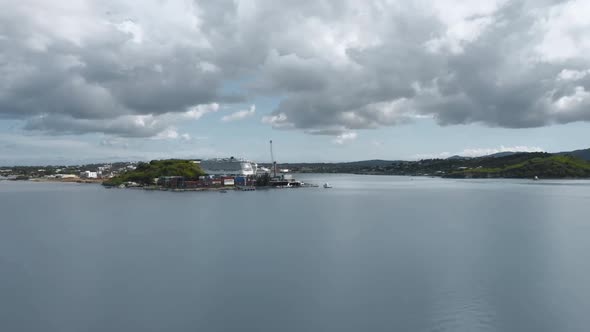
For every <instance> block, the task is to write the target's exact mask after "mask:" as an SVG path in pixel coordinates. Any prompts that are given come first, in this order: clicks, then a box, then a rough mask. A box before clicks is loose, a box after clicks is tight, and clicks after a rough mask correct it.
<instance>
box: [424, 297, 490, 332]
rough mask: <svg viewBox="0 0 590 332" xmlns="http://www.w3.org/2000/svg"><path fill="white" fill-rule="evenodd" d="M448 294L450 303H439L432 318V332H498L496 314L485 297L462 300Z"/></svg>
mask: <svg viewBox="0 0 590 332" xmlns="http://www.w3.org/2000/svg"><path fill="white" fill-rule="evenodd" d="M456 295H457V294H448V297H446V298H448V299H449V300H450V301H448V302H444V303H439V304H438V305H437V306H436V307H435V310H434V313H433V317H432V327H431V328H430V331H431V332H446V331H453V332H458V331H466V332H474V331H496V327H495V325H494V324H495V322H496V319H495V318H496V317H495V313H494V312H493V310H491V308H490V307H489V305H488V303H487V302H486V301H485V298H486V297H485V296H484V295H481V296H476V297H471V298H460V297H457V296H456Z"/></svg>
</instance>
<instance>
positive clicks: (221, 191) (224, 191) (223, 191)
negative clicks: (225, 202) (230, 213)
mask: <svg viewBox="0 0 590 332" xmlns="http://www.w3.org/2000/svg"><path fill="white" fill-rule="evenodd" d="M219 192H220V193H222V194H225V193H226V192H227V190H220V191H219Z"/></svg>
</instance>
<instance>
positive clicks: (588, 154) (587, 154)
mask: <svg viewBox="0 0 590 332" xmlns="http://www.w3.org/2000/svg"><path fill="white" fill-rule="evenodd" d="M521 153H525V154H526V153H536V152H517V151H503V152H497V153H492V154H488V155H485V156H480V157H464V156H459V155H454V156H452V157H449V158H447V160H453V159H455V160H457V159H459V160H460V159H473V158H501V157H507V156H512V155H515V154H521ZM550 154H552V155H558V156H563V155H568V156H574V157H577V158H580V159H584V160H586V161H590V148H589V149H581V150H574V151H564V152H556V153H550Z"/></svg>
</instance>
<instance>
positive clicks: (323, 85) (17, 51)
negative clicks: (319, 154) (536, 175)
mask: <svg viewBox="0 0 590 332" xmlns="http://www.w3.org/2000/svg"><path fill="white" fill-rule="evenodd" d="M588 17H590V3H589V2H588V1H553V0H552V1H550V0H537V1H503V0H502V1H501V0H481V1H470V2H465V1H459V0H441V1H426V0H423V1H412V2H409V1H385V0H383V1H360V0H359V1H352V0H344V1H238V2H234V1H195V2H190V1H167V2H162V1H156V0H153V1H142V2H135V1H91V0H85V1H77V2H69V1H53V2H47V1H42V0H23V1H19V2H16V3H14V2H11V1H7V0H0V118H8V119H20V120H23V121H25V125H24V128H25V129H28V130H36V131H40V132H43V133H48V134H59V133H70V134H82V133H88V132H100V133H105V134H108V135H112V136H121V137H156V136H158V135H162V133H166V132H170V131H171V130H174V124H175V122H176V121H179V120H180V119H184V120H186V119H193V120H194V119H198V118H200V116H201V115H203V114H205V113H207V112H204V113H199V114H200V115H199V116H191V114H193V115H194V114H196V113H195V109H197V108H199V107H200V108H202V107H208V106H206V105H213V104H215V105H217V104H225V103H235V102H244V101H246V102H249V103H253V99H255V98H256V97H257V96H271V97H276V98H277V99H279V100H280V102H279V103H278V106H277V108H276V109H274V110H272V113H271V114H267V115H266V116H264V117H263V123H266V124H269V125H272V126H273V127H275V128H283V129H285V128H286V129H301V130H302V131H303V132H306V133H310V134H323V135H332V136H334V137H335V141H336V142H338V143H340V142H343V141H346V140H352V139H354V138H356V133H355V132H354V131H355V130H359V129H370V128H378V127H382V126H395V125H398V124H401V123H406V122H410V121H413V119H415V118H417V117H432V118H433V119H435V121H437V122H438V123H439V124H441V125H452V124H467V123H483V124H486V125H489V126H498V127H507V128H523V127H538V126H545V125H549V124H553V123H568V122H575V121H589V120H590V108H589V106H590V74H588V73H590V57H589V56H588V54H590V20H588V19H587V18H588ZM234 82H242V83H241V84H240V89H239V90H240V92H239V93H237V94H234V95H229V94H227V93H226V92H224V89H223V88H224V85H225V84H229V83H234ZM215 110H217V108H215ZM213 111H214V110H213ZM191 112H192V113H191ZM258 113H262V112H258ZM253 114H254V112H253V111H252V112H247V111H245V112H242V113H240V114H237V115H234V118H230V116H226V119H225V121H226V122H227V121H230V120H236V119H239V118H242V117H246V116H252V115H253ZM172 136H174V135H172ZM176 136H178V137H179V136H181V135H178V134H176Z"/></svg>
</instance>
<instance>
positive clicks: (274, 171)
mask: <svg viewBox="0 0 590 332" xmlns="http://www.w3.org/2000/svg"><path fill="white" fill-rule="evenodd" d="M270 162H271V163H272V171H273V173H274V174H273V177H276V176H277V162H276V161H275V156H274V154H273V152H272V140H270Z"/></svg>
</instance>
